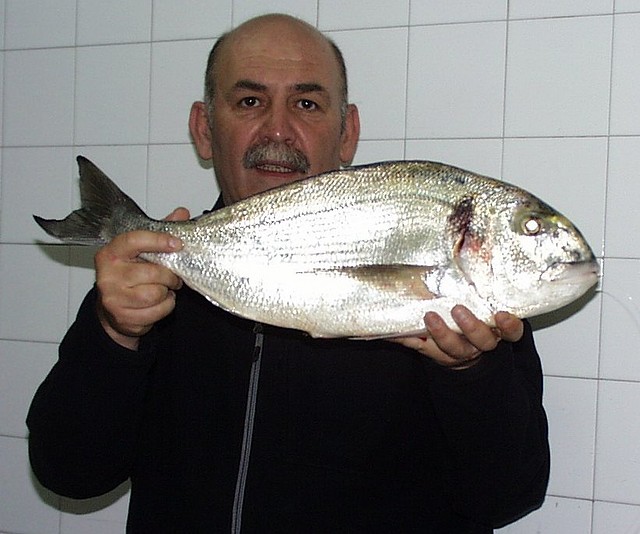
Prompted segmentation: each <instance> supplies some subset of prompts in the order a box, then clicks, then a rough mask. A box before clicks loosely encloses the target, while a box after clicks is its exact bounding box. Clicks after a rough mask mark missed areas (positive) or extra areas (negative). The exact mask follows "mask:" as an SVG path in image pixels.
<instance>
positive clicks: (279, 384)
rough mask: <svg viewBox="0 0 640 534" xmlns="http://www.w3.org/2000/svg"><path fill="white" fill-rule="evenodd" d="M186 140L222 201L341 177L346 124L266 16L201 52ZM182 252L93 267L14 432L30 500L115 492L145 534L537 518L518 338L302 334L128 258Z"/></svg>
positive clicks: (307, 38) (532, 423)
mask: <svg viewBox="0 0 640 534" xmlns="http://www.w3.org/2000/svg"><path fill="white" fill-rule="evenodd" d="M190 129H191V133H192V136H193V139H194V142H195V145H196V148H197V150H198V153H199V154H200V156H201V157H203V158H205V159H212V160H213V163H214V168H215V172H216V176H217V179H218V181H219V183H220V187H221V190H222V196H221V199H220V200H219V201H218V204H217V205H216V207H220V206H222V205H223V204H230V203H233V202H236V201H238V200H240V199H243V198H246V197H247V196H250V195H253V194H255V193H258V192H260V191H263V190H265V189H268V188H271V187H273V186H277V185H279V184H282V183H285V182H290V181H292V180H296V179H299V178H302V177H304V176H308V175H313V174H317V173H319V172H323V171H327V170H331V169H335V168H337V167H338V166H340V165H344V164H348V163H349V162H350V161H351V159H352V158H353V155H354V153H355V149H356V145H357V140H358V135H359V119H358V112H357V109H356V107H355V106H353V105H349V104H347V86H346V74H345V71H344V64H343V62H342V58H341V55H340V53H339V51H338V50H337V48H335V46H334V45H333V44H332V43H331V42H330V41H329V40H327V39H326V38H325V37H324V36H322V34H320V33H319V32H317V31H316V30H315V29H314V28H313V27H311V26H309V25H307V24H306V23H303V22H301V21H299V20H297V19H293V18H291V17H287V16H283V15H270V16H265V17H259V18H257V19H253V20H251V21H248V22H246V23H245V24H243V25H241V26H240V27H238V28H236V29H235V30H234V31H232V32H230V33H229V34H227V35H226V36H224V37H223V38H222V39H221V40H219V41H218V43H217V44H216V46H214V49H213V50H212V53H211V55H210V60H209V64H208V66H207V72H206V97H205V102H196V103H195V104H194V105H193V107H192V110H191V115H190ZM187 216H188V214H187V213H186V212H185V210H177V211H175V212H174V213H173V214H172V215H171V217H172V218H174V219H183V218H185V217H187ZM180 246H181V244H180V243H179V241H176V240H175V239H173V238H172V237H171V236H168V235H162V234H154V233H150V232H131V233H129V234H125V235H122V236H119V237H117V238H115V239H114V240H113V241H112V242H111V243H110V244H109V245H107V246H105V247H104V248H103V249H101V250H100V251H99V252H98V254H97V255H96V288H95V289H94V290H93V291H91V292H90V293H89V295H88V296H87V298H86V299H85V302H84V303H83V305H82V307H81V309H80V311H79V313H78V317H77V320H76V322H75V323H74V325H73V326H72V327H71V329H70V330H69V332H68V333H67V335H66V336H65V339H64V340H63V342H62V343H61V346H60V360H59V361H58V363H57V364H56V365H55V367H54V368H53V370H52V371H51V373H50V375H49V376H48V377H47V379H46V380H45V382H44V383H43V384H42V386H41V387H40V388H39V390H38V392H37V394H36V396H35V398H34V401H33V404H32V407H31V410H30V413H29V417H28V425H29V428H30V432H31V434H30V455H31V462H32V466H33V469H34V472H35V474H36V476H38V478H39V479H40V480H41V482H42V483H43V484H44V485H45V486H47V487H49V488H51V489H52V490H53V491H56V492H58V493H60V494H63V495H67V496H70V497H74V498H87V497H92V496H95V495H99V494H102V493H104V492H107V491H109V490H111V489H113V488H114V487H115V486H117V485H118V484H120V483H121V482H123V481H124V480H126V479H127V478H130V479H131V501H130V509H129V518H128V530H129V531H130V532H154V533H155V532H190V533H191V532H226V531H233V532H239V531H240V530H241V529H242V531H244V532H336V531H345V532H414V531H419V532H429V533H456V534H457V533H465V532H466V533H487V532H491V531H492V528H493V527H494V526H497V525H501V524H504V523H506V522H509V521H511V520H514V519H516V518H517V517H519V516H521V515H523V514H524V513H526V512H528V511H530V510H531V509H533V508H535V507H537V506H539V505H540V503H541V502H542V499H543V497H544V492H545V489H546V484H547V480H548V469H549V456H548V444H547V427H546V418H545V414H544V410H543V408H542V404H541V397H542V376H541V370H540V362H539V359H538V356H537V354H536V351H535V348H534V345H533V340H532V337H531V331H530V328H529V326H528V325H527V324H526V323H522V322H521V321H519V320H518V319H517V318H515V317H513V316H511V315H508V314H498V316H497V317H496V321H497V324H498V328H497V329H495V330H493V329H491V328H489V327H487V326H486V325H484V324H483V323H481V322H480V321H478V320H477V319H476V318H475V317H473V316H472V315H471V314H470V313H469V312H468V311H467V310H466V309H465V308H463V307H457V308H456V309H454V310H453V316H454V318H455V320H456V322H457V323H458V324H459V325H460V327H461V330H462V332H463V333H464V335H462V336H461V335H458V334H456V333H454V332H452V331H451V330H450V329H448V328H447V327H446V326H445V324H444V322H443V321H442V319H441V318H440V317H438V316H437V315H434V314H427V316H426V317H425V323H426V325H427V327H428V330H429V335H428V336H426V337H425V338H417V337H415V338H405V339H402V340H399V341H398V342H397V343H395V344H393V343H390V342H387V341H376V342H356V341H348V340H313V339H310V338H308V337H307V336H305V335H303V334H301V333H299V332H293V331H288V330H285V329H281V328H275V327H269V326H263V325H256V324H254V323H252V322H250V321H246V320H244V319H240V318H237V317H235V316H232V315H230V314H228V313H226V312H224V311H222V310H220V309H219V308H216V307H214V306H212V305H210V304H209V303H208V302H207V301H206V300H205V299H204V298H202V297H201V296H199V295H198V294H196V293H195V292H193V291H192V290H190V289H189V288H182V289H180V287H181V285H182V284H181V281H180V280H179V279H178V278H177V277H176V276H175V275H173V274H172V273H170V272H169V271H168V270H166V269H164V268H162V267H160V266H157V265H152V264H148V263H144V262H140V261H138V259H137V257H138V254H139V253H140V252H143V251H159V252H162V251H173V250H177V249H179V248H180ZM178 289H180V291H177V290H178ZM500 338H502V341H500ZM400 345H404V346H400ZM425 356H426V357H425Z"/></svg>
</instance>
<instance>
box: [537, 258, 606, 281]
mask: <svg viewBox="0 0 640 534" xmlns="http://www.w3.org/2000/svg"><path fill="white" fill-rule="evenodd" d="M599 276H600V266H599V265H598V262H597V261H596V260H587V261H576V262H558V263H554V264H552V265H550V266H549V267H548V268H547V269H546V270H545V271H544V272H543V273H542V275H541V276H540V279H541V280H544V281H546V282H553V283H556V284H580V285H583V284H595V283H596V282H597V280H598V277H599Z"/></svg>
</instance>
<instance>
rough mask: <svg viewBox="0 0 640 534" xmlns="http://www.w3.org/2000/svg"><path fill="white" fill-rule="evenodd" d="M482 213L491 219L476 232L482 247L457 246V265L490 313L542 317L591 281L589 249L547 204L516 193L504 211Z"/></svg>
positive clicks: (593, 268)
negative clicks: (488, 306) (463, 271)
mask: <svg viewBox="0 0 640 534" xmlns="http://www.w3.org/2000/svg"><path fill="white" fill-rule="evenodd" d="M488 204H490V201H489V202H488ZM481 211H482V210H481ZM486 211H487V213H491V214H492V216H490V217H488V218H485V220H484V223H482V228H478V229H476V235H481V236H482V246H480V247H478V246H475V247H474V246H473V241H472V242H471V246H469V247H468V248H465V246H464V245H463V246H462V250H461V258H462V260H461V261H462V264H463V269H464V270H465V273H466V276H467V278H468V279H469V280H470V283H472V284H473V285H474V286H475V288H476V291H477V292H478V293H479V294H480V295H481V296H482V297H483V298H486V299H487V300H488V301H489V302H491V303H492V307H493V309H494V310H495V311H500V310H503V311H509V312H511V313H513V314H515V315H517V316H519V317H530V316H534V315H539V314H541V313H547V312H550V311H553V310H556V309H558V308H561V307H562V306H565V305H566V304H569V303H570V302H572V301H574V300H576V299H577V298H579V297H580V296H582V295H583V294H584V293H586V292H587V291H588V290H589V289H590V288H591V287H593V286H594V285H595V284H596V283H597V281H598V275H599V265H598V263H597V261H596V258H595V255H594V253H593V251H592V249H591V247H590V246H589V245H588V243H587V241H586V239H585V238H584V236H583V235H582V234H581V233H580V231H579V230H578V229H577V228H576V226H575V225H574V224H573V223H572V222H571V221H569V219H567V218H566V217H565V216H563V215H562V214H560V213H558V212H557V211H556V210H554V209H553V208H552V207H550V206H549V205H547V204H545V203H544V202H542V201H540V200H539V199H537V198H535V197H532V196H530V195H529V194H524V193H523V192H521V191H517V194H516V195H515V198H513V199H512V200H511V202H508V203H506V207H505V205H503V206H502V207H498V206H496V205H494V206H493V207H492V206H490V205H488V206H487V208H486ZM474 251H477V252H474Z"/></svg>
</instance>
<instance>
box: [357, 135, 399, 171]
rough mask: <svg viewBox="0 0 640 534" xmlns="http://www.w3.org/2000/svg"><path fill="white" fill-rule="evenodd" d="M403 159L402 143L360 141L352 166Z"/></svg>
mask: <svg viewBox="0 0 640 534" xmlns="http://www.w3.org/2000/svg"><path fill="white" fill-rule="evenodd" d="M399 159H404V141H401V140H390V141H360V143H358V151H357V152H356V156H355V158H354V160H353V164H354V165H364V164H365V163H375V162H378V161H393V160H399Z"/></svg>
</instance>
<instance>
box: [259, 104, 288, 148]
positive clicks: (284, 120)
mask: <svg viewBox="0 0 640 534" xmlns="http://www.w3.org/2000/svg"><path fill="white" fill-rule="evenodd" d="M260 134H261V137H262V139H263V141H275V142H277V143H286V144H293V143H294V141H295V138H296V135H295V128H294V117H293V112H292V110H290V109H289V107H288V106H287V105H286V104H274V105H272V106H271V107H270V108H269V110H268V112H267V114H266V117H265V121H264V123H263V125H262V131H261V132H260Z"/></svg>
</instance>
